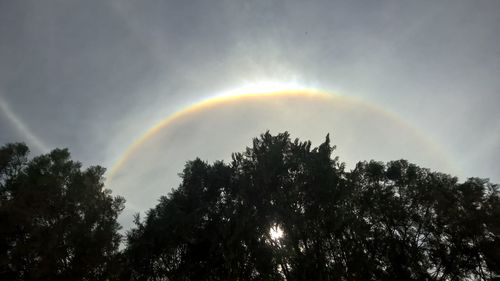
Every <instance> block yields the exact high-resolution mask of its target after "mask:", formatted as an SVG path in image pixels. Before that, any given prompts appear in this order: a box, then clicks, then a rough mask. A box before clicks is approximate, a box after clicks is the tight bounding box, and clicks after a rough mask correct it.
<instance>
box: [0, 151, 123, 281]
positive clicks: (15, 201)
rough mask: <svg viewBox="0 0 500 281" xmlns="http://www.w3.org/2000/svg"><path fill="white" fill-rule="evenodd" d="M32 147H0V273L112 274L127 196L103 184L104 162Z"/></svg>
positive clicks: (23, 276) (21, 276)
mask: <svg viewBox="0 0 500 281" xmlns="http://www.w3.org/2000/svg"><path fill="white" fill-rule="evenodd" d="M28 152H29V151H28V147H27V146H26V145H24V144H8V145H5V146H3V147H1V148H0V280H110V279H115V277H116V276H114V275H112V273H113V272H115V273H116V274H118V273H117V272H119V271H118V269H117V267H118V266H121V265H118V264H117V262H116V260H114V258H115V255H116V254H117V248H118V245H119V243H120V235H119V234H118V233H117V231H118V229H119V225H118V224H117V222H116V218H117V216H118V214H119V213H120V212H121V210H122V209H123V204H124V199H123V198H120V197H115V198H113V197H111V195H110V191H109V190H105V189H103V174H104V171H105V170H104V168H101V167H98V166H94V167H90V168H88V169H86V170H82V169H81V165H80V163H78V162H73V161H71V160H70V155H69V152H68V151H67V150H60V149H56V150H53V151H52V152H50V153H49V154H46V155H41V156H38V157H35V158H34V159H32V160H29V159H28Z"/></svg>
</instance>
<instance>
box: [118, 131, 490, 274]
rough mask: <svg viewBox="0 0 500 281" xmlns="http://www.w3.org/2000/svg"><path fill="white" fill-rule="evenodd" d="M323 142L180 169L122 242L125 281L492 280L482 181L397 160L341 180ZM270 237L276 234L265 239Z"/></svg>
mask: <svg viewBox="0 0 500 281" xmlns="http://www.w3.org/2000/svg"><path fill="white" fill-rule="evenodd" d="M334 149H335V148H334V147H332V146H331V145H330V140H329V137H328V136H327V137H326V140H325V142H324V143H323V144H321V145H320V146H319V147H317V148H311V143H310V142H300V141H299V140H295V141H291V140H290V137H289V135H288V133H283V134H278V135H276V136H272V135H271V134H269V133H265V134H263V135H261V137H260V138H256V139H254V140H253V146H252V147H251V148H247V149H246V151H245V152H243V153H235V154H233V157H232V161H231V162H230V163H223V162H215V163H214V164H211V165H210V164H207V163H206V162H203V161H201V160H200V159H196V160H194V161H191V162H188V163H187V164H186V166H185V169H184V171H183V173H182V174H181V176H182V184H181V185H180V186H179V188H177V189H175V190H173V191H172V192H171V193H170V194H169V195H168V196H165V197H162V198H161V199H160V202H159V204H158V205H157V206H156V207H154V208H153V209H151V210H150V211H149V212H148V213H147V215H146V217H145V219H144V220H143V221H141V220H140V219H139V218H138V217H137V219H136V227H135V228H134V229H132V230H131V231H129V233H128V235H127V248H126V250H125V252H124V256H125V259H126V262H127V263H128V266H127V269H128V278H130V279H132V280H176V281H177V280H462V279H494V278H496V277H498V276H499V274H500V220H499V218H500V196H499V191H498V188H497V186H496V185H493V184H491V183H489V181H488V180H483V179H478V178H471V179H468V180H467V181H466V182H464V183H459V182H458V180H457V178H455V177H451V176H449V175H445V174H441V173H436V172H431V171H430V170H428V169H424V168H420V167H418V166H416V165H414V164H410V163H408V162H407V161H405V160H399V161H393V162H389V163H387V164H384V163H381V162H375V161H370V162H360V163H358V164H357V165H356V167H355V168H354V169H353V170H352V171H346V170H345V167H344V165H343V164H341V163H340V162H339V161H338V159H337V158H332V152H333V151H334ZM272 229H274V230H276V229H279V230H282V231H283V236H282V237H273V235H272V231H271V230H272Z"/></svg>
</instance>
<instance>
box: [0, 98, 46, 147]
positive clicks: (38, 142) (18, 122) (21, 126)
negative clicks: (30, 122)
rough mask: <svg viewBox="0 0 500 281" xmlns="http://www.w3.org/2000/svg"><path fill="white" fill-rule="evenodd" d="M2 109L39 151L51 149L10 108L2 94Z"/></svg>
mask: <svg viewBox="0 0 500 281" xmlns="http://www.w3.org/2000/svg"><path fill="white" fill-rule="evenodd" d="M0 111H2V112H3V114H4V115H5V116H6V117H7V119H9V121H10V122H11V123H12V124H13V125H14V127H15V128H16V129H17V130H18V131H19V132H20V133H21V134H22V135H24V137H25V138H26V140H27V141H28V142H29V143H31V144H33V145H34V146H35V148H36V149H37V150H39V152H48V151H49V150H50V149H49V148H48V146H47V145H45V144H44V143H43V142H42V141H41V140H40V139H39V138H38V137H37V136H35V134H33V133H32V132H31V130H30V129H29V128H28V126H26V125H25V124H24V122H23V121H22V120H21V119H20V118H19V117H18V116H17V115H16V114H15V113H14V112H13V111H12V110H11V109H10V107H9V104H8V103H7V102H6V101H5V100H4V99H2V97H1V96H0Z"/></svg>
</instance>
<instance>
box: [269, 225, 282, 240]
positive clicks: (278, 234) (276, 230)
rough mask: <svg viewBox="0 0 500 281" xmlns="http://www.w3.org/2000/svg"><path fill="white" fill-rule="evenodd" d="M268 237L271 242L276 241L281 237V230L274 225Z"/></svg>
mask: <svg viewBox="0 0 500 281" xmlns="http://www.w3.org/2000/svg"><path fill="white" fill-rule="evenodd" d="M269 236H271V239H272V240H273V241H277V240H279V239H281V238H282V237H283V229H281V227H280V226H279V225H276V224H275V225H273V226H272V227H271V229H269Z"/></svg>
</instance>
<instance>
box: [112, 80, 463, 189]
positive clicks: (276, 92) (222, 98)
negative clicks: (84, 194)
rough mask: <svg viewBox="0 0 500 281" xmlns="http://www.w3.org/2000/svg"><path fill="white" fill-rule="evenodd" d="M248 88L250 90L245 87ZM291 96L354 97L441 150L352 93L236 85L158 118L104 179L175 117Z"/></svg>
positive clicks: (177, 118)
mask: <svg viewBox="0 0 500 281" xmlns="http://www.w3.org/2000/svg"><path fill="white" fill-rule="evenodd" d="M247 89H249V90H247ZM271 96H272V97H279V98H280V97H290V96H300V97H307V98H313V99H320V100H323V101H325V102H328V101H332V100H339V99H341V100H349V101H351V102H352V101H356V102H357V103H361V104H362V105H363V106H367V107H368V108H370V109H372V110H373V111H374V112H376V113H378V114H381V115H384V116H385V117H387V118H389V119H391V120H393V121H394V122H396V123H397V124H398V125H399V126H402V127H405V128H407V129H409V130H410V131H412V132H413V133H415V135H416V136H418V137H419V138H421V139H422V140H423V141H424V143H425V145H426V146H428V147H430V148H431V149H433V150H434V151H440V152H442V153H443V154H444V152H443V149H441V147H440V146H439V145H438V144H436V143H434V142H432V141H431V140H430V139H428V138H427V137H426V136H425V135H424V134H422V133H421V132H420V131H419V130H417V129H416V128H414V127H413V126H411V125H410V124H408V123H406V122H404V121H402V120H401V118H398V117H397V116H396V115H394V114H393V113H390V112H387V111H385V110H382V109H380V108H378V107H376V106H373V105H370V104H368V103H366V102H364V101H362V100H359V99H356V98H353V97H345V96H341V95H337V94H331V93H328V92H325V91H321V90H317V89H312V88H302V87H293V88H282V87H280V86H278V87H274V86H272V87H265V88H262V87H257V88H255V87H251V88H248V87H243V88H239V89H236V90H233V91H229V92H226V93H223V94H221V95H218V96H215V97H211V98H207V99H205V100H202V101H200V102H197V103H194V104H192V105H190V106H188V107H186V108H183V109H181V110H179V111H177V112H174V113H173V114H171V115H169V116H167V117H166V118H164V119H163V120H161V121H160V122H159V123H157V124H156V125H154V126H153V127H151V128H150V129H149V130H147V131H146V133H144V134H143V135H142V136H140V137H139V138H137V139H136V140H135V141H133V142H132V144H131V145H129V147H128V148H127V149H126V150H125V152H124V153H123V154H122V155H121V156H120V157H119V158H118V161H116V162H115V164H114V165H113V166H112V168H111V170H110V172H109V174H108V175H107V182H108V183H109V182H111V181H112V179H113V177H114V176H115V175H116V174H117V173H118V172H119V171H120V170H121V169H122V168H123V166H124V165H125V164H126V163H127V161H128V160H129V159H130V157H131V156H132V155H133V154H134V153H135V152H136V151H137V150H138V149H139V148H140V147H141V146H142V145H143V144H144V143H145V142H146V141H147V140H148V139H150V138H152V137H153V136H155V135H156V134H157V133H158V132H160V131H161V130H163V129H166V128H168V127H169V126H170V125H171V124H173V123H175V122H176V121H178V120H181V119H183V118H185V117H188V116H190V115H192V114H194V113H196V112H200V111H203V110H205V109H209V108H212V107H214V106H221V105H224V104H228V103H230V102H233V101H236V100H238V101H241V100H247V99H255V98H265V97H271ZM449 159H450V157H449V156H448V155H446V160H447V161H446V162H447V164H448V165H449V166H450V167H452V168H453V169H454V170H456V169H455V167H454V164H453V162H451V161H449Z"/></svg>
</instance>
